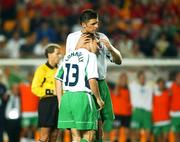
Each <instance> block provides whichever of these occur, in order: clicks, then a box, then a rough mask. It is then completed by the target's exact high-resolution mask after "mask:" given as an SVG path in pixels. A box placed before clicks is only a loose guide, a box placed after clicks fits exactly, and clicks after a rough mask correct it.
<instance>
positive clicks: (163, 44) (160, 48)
mask: <svg viewBox="0 0 180 142" xmlns="http://www.w3.org/2000/svg"><path fill="white" fill-rule="evenodd" d="M169 44H170V43H169V42H168V40H167V37H166V34H165V33H161V34H160V36H159V39H158V40H157V41H156V43H155V48H154V56H155V57H162V56H163V55H164V53H165V52H166V51H167V49H168V47H169Z"/></svg>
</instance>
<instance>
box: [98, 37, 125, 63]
mask: <svg viewBox="0 0 180 142" xmlns="http://www.w3.org/2000/svg"><path fill="white" fill-rule="evenodd" d="M99 42H102V43H103V44H104V45H105V46H106V47H107V49H108V50H109V52H110V53H111V55H112V57H113V62H114V63H116V64H119V65H120V64H121V63H122V56H121V53H120V52H119V51H118V50H117V49H116V48H115V47H114V46H113V45H112V44H111V43H110V42H109V40H107V39H99Z"/></svg>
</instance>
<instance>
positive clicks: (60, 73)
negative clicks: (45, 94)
mask: <svg viewBox="0 0 180 142" xmlns="http://www.w3.org/2000/svg"><path fill="white" fill-rule="evenodd" d="M63 76H64V69H63V62H62V63H61V64H60V66H59V67H58V70H57V72H56V74H55V79H56V80H60V81H63Z"/></svg>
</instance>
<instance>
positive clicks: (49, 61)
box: [48, 60, 57, 68]
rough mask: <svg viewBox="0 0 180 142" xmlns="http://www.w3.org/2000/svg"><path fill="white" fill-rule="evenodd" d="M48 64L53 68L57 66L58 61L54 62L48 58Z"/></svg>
mask: <svg viewBox="0 0 180 142" xmlns="http://www.w3.org/2000/svg"><path fill="white" fill-rule="evenodd" d="M48 64H49V65H50V66H51V67H52V68H55V67H56V66H57V64H56V63H54V62H53V61H51V60H48Z"/></svg>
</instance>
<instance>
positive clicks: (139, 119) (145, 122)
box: [130, 71, 153, 142]
mask: <svg viewBox="0 0 180 142" xmlns="http://www.w3.org/2000/svg"><path fill="white" fill-rule="evenodd" d="M137 78H138V81H137V82H132V83H131V84H130V94H131V104H132V110H133V111H132V120H131V128H132V136H131V141H132V142H136V141H137V140H138V141H139V139H140V138H139V136H140V130H141V129H143V130H144V133H145V135H146V141H149V140H150V130H151V128H152V122H151V111H152V94H153V89H152V87H151V86H149V85H148V84H147V81H146V75H145V72H144V71H139V72H138V73H137Z"/></svg>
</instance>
